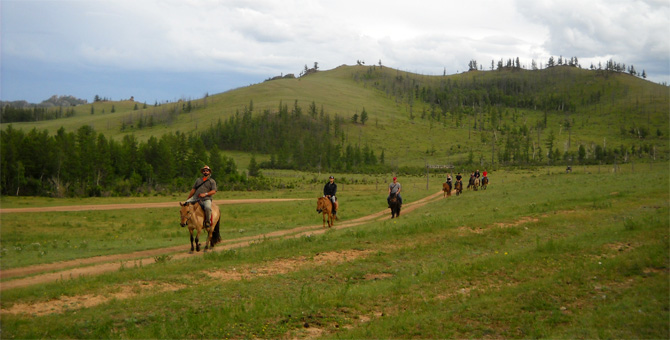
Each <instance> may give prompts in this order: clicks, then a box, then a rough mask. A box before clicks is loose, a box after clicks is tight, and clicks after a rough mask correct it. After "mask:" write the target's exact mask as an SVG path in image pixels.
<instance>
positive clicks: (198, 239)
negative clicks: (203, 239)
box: [195, 228, 200, 251]
mask: <svg viewBox="0 0 670 340" xmlns="http://www.w3.org/2000/svg"><path fill="white" fill-rule="evenodd" d="M196 230H197V232H196V234H195V251H200V228H198V229H196Z"/></svg>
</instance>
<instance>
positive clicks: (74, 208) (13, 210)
mask: <svg viewBox="0 0 670 340" xmlns="http://www.w3.org/2000/svg"><path fill="white" fill-rule="evenodd" d="M305 200H307V198H268V199H241V200H214V203H216V204H218V205H228V204H246V203H268V202H289V201H305ZM176 206H177V202H161V203H133V204H98V205H70V206H60V207H39V208H8V209H0V214H9V213H27V212H54V211H87V210H117V209H143V208H173V207H176Z"/></svg>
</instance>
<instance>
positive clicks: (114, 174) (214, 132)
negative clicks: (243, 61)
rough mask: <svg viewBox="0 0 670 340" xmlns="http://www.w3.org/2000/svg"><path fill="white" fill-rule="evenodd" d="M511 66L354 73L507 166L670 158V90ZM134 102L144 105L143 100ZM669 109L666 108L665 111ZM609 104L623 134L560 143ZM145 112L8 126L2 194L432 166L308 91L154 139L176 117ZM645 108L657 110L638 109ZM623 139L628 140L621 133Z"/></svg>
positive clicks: (234, 186)
mask: <svg viewBox="0 0 670 340" xmlns="http://www.w3.org/2000/svg"><path fill="white" fill-rule="evenodd" d="M512 66H514V67H511V68H510V67H505V66H503V67H502V68H501V69H500V70H496V71H490V72H479V71H474V70H473V71H472V72H468V74H465V75H461V76H458V77H426V76H421V75H414V74H409V73H404V72H399V71H396V70H389V69H383V68H382V67H381V66H380V67H365V68H354V71H353V72H352V78H353V80H354V81H355V82H363V83H364V86H366V87H367V86H370V87H372V88H375V89H377V90H379V91H380V92H381V93H384V94H386V96H387V97H388V98H391V99H392V100H394V101H395V103H396V104H397V105H398V106H404V107H407V108H408V113H409V117H408V119H409V120H410V121H411V120H418V119H420V120H426V121H429V122H430V124H431V126H432V124H442V125H443V126H445V127H453V128H465V129H468V130H470V129H472V130H474V131H477V132H478V134H477V135H478V138H480V140H479V145H480V146H483V148H484V149H488V150H490V151H486V152H487V153H488V152H490V153H489V154H490V155H491V159H490V160H491V162H495V163H496V164H497V165H500V166H535V165H547V164H548V165H551V164H566V163H567V164H575V165H576V164H599V163H617V162H618V163H625V162H629V161H631V160H633V159H635V158H638V159H640V158H649V159H656V157H657V145H658V146H660V150H661V159H663V157H667V155H666V154H664V153H665V152H667V138H666V136H667V133H668V131H667V126H663V125H662V124H661V125H659V124H656V125H654V124H652V120H653V119H656V120H657V121H660V122H664V123H665V125H667V106H663V105H660V106H658V105H657V106H652V105H650V103H653V100H657V102H660V103H662V102H663V100H665V101H667V93H666V94H665V97H662V96H661V97H658V98H659V99H655V97H654V98H652V97H649V98H642V100H643V101H644V102H643V103H640V98H636V99H635V100H632V97H631V95H630V92H631V91H632V90H631V89H630V86H629V85H621V84H618V83H616V82H613V81H610V80H608V79H609V77H613V73H612V71H609V70H593V71H585V70H584V71H583V72H596V73H595V74H596V76H597V77H598V78H595V80H594V78H593V77H591V78H587V80H586V81H584V80H583V79H580V78H578V76H580V75H579V74H577V73H574V72H565V71H566V70H569V69H570V68H573V67H574V66H562V67H553V68H551V69H546V70H543V71H542V72H533V71H527V70H522V69H519V68H517V67H516V65H515V64H512ZM603 79H604V81H602V80H603ZM593 84H595V85H593ZM654 86H656V85H654ZM622 98H623V100H622ZM666 104H667V103H666ZM658 107H661V108H660V109H659V108H658ZM113 108H114V106H112V111H113ZM145 108H146V107H145ZM203 109H204V106H198V105H196V106H192V105H191V103H190V102H188V103H182V108H181V109H179V108H178V106H174V107H172V109H168V110H169V111H165V109H163V111H165V112H163V113H159V115H160V114H169V117H172V118H170V119H172V120H176V117H177V116H179V115H182V114H189V113H190V112H192V111H197V110H203ZM415 109H416V110H415ZM57 110H58V111H48V110H46V109H43V108H29V109H18V110H15V109H12V108H7V107H5V108H4V109H3V111H2V113H3V115H4V114H6V115H12V114H13V115H16V117H15V119H18V120H23V119H26V120H32V119H42V118H40V117H41V116H40V115H49V114H51V113H53V112H56V113H57V115H58V116H59V117H60V115H68V114H71V113H70V112H71V111H70V110H71V109H70V108H68V109H66V110H63V109H62V108H59V109H57ZM91 110H93V108H91ZM134 110H138V107H137V105H136V107H135V109H134ZM210 110H211V108H210ZM221 110H225V108H223V107H222V108H221ZM654 110H656V111H654ZM659 110H661V111H662V110H666V111H665V112H657V111H659ZM602 111H611V114H612V116H613V117H616V118H615V119H617V121H615V122H614V123H615V124H621V125H620V126H619V127H618V128H619V132H620V134H619V138H620V139H619V140H617V139H614V140H610V141H609V143H607V141H606V140H603V143H599V142H589V143H588V144H584V143H575V144H574V146H571V145H569V139H568V147H567V148H566V147H565V146H561V147H559V137H558V136H557V135H556V133H555V132H554V130H553V129H552V128H550V127H549V126H548V123H547V122H548V118H547V117H548V116H549V115H551V116H552V117H560V122H559V123H560V126H559V127H560V129H561V130H562V131H564V132H565V133H566V134H567V135H568V136H569V135H570V134H571V132H572V130H573V129H576V128H578V127H577V126H576V120H575V117H578V116H582V117H584V116H590V115H593V116H595V115H596V114H600V113H601V112H602ZM142 112H143V114H140V115H139V118H138V119H139V120H137V121H133V118H132V117H133V116H132V115H131V116H126V118H124V121H123V124H122V125H121V129H122V130H123V131H124V133H125V134H124V137H123V138H122V140H120V141H119V140H114V139H111V138H108V137H106V136H105V135H104V134H102V133H98V132H96V131H95V130H94V128H93V127H91V126H88V125H85V126H81V127H80V128H79V129H78V130H76V131H75V132H66V131H65V129H63V128H61V129H60V130H58V131H57V133H55V134H53V135H50V134H49V132H48V131H46V130H44V131H38V130H36V129H33V130H30V131H28V132H25V131H23V130H19V129H15V128H14V127H12V125H11V124H10V125H7V127H6V128H5V129H3V130H1V131H0V143H1V145H0V148H1V149H0V166H1V169H0V194H2V195H45V196H55V197H64V196H115V195H122V196H127V195H136V194H138V193H139V194H150V193H172V192H185V191H188V189H189V188H190V186H191V185H192V181H193V179H194V178H195V177H197V176H198V169H199V168H200V167H201V166H202V165H203V164H208V165H209V166H210V167H212V168H213V169H214V171H213V175H214V178H215V179H216V180H217V183H219V188H220V190H264V189H271V188H273V187H274V186H279V185H281V184H279V183H275V182H274V181H273V180H272V179H270V178H264V177H263V176H262V171H261V169H296V170H304V171H323V172H343V173H390V172H393V173H397V174H422V173H424V172H425V168H424V166H422V165H416V166H413V167H402V168H398V167H397V166H392V165H390V164H386V162H385V159H384V158H385V154H384V150H383V149H375V148H374V147H372V146H369V145H367V144H363V145H360V144H350V143H347V142H346V141H347V140H348V138H347V135H346V131H347V127H348V126H350V125H351V124H359V121H358V118H359V117H358V114H355V115H354V117H351V118H349V117H341V116H338V115H337V114H335V115H333V116H331V114H329V113H327V112H325V111H324V108H323V105H318V104H317V103H315V102H314V101H312V102H311V103H309V104H308V105H307V107H306V108H305V107H303V106H301V104H300V103H299V102H298V101H297V100H296V101H295V102H293V103H292V105H289V104H287V103H284V102H282V101H280V102H279V103H278V105H277V107H276V109H264V110H262V112H257V111H255V110H254V104H253V100H251V101H250V102H249V104H248V105H247V106H245V107H244V108H243V109H242V110H241V111H240V110H237V111H236V112H235V113H234V114H233V115H229V117H228V118H227V119H221V120H219V121H218V122H216V123H214V124H212V125H211V126H209V127H206V128H201V129H199V130H198V131H195V132H189V133H181V132H173V133H167V134H164V135H162V136H153V137H150V138H149V139H148V140H147V141H139V140H138V139H137V138H136V137H135V136H134V135H133V134H132V132H133V131H135V129H143V128H144V127H145V126H148V127H151V126H153V124H154V123H156V124H158V123H160V124H169V122H167V121H165V122H163V121H162V120H161V119H154V118H155V117H154V116H153V115H152V114H151V113H149V112H144V111H142ZM166 112H167V113H166ZM521 112H526V114H527V116H526V118H527V117H533V118H532V119H520V117H521V115H523V114H524V113H521ZM528 112H531V113H532V114H528ZM222 113H223V112H222ZM91 114H93V112H91ZM364 114H366V113H365V109H363V112H362V113H361V117H360V118H361V121H360V124H362V125H364V124H365V120H364V119H363V115H364ZM21 115H25V117H24V118H21V117H22V116H21ZM642 115H646V117H647V119H638V118H636V117H640V116H642ZM661 115H664V116H662V117H661ZM173 116H174V117H173ZM222 116H223V114H222ZM618 117H621V118H622V119H619V118H618ZM626 117H628V118H626ZM659 117H660V118H659ZM56 118H58V117H56ZM159 118H160V117H159ZM366 118H367V117H366ZM44 119H48V118H44ZM128 119H130V121H128V122H126V120H128ZM586 121H587V122H588V120H586ZM608 124H612V121H609V123H608ZM582 125H584V123H583V121H582ZM582 128H583V127H582ZM540 136H542V137H541V138H540ZM563 138H564V137H563ZM624 140H625V141H626V143H625V145H624V143H623V142H621V141H624ZM561 142H562V141H561ZM663 143H665V144H663ZM471 150H472V149H470V151H465V152H469V154H468V155H467V156H465V157H459V158H458V159H455V160H454V165H457V166H463V167H469V166H474V165H475V164H481V163H482V161H483V160H482V159H481V158H480V159H475V158H476V155H474V154H473V151H471ZM226 151H242V152H246V153H250V154H252V155H264V157H263V158H264V161H262V162H256V159H255V157H252V161H251V162H250V164H249V165H248V166H247V169H248V171H247V172H241V171H239V170H238V167H237V164H235V162H234V160H233V159H232V158H230V157H227V156H226V155H225V152H226ZM387 151H388V150H387ZM416 152H422V151H418V150H417V151H416ZM427 152H428V151H427ZM480 157H481V155H480ZM268 158H269V160H265V159H268ZM487 161H488V160H487Z"/></svg>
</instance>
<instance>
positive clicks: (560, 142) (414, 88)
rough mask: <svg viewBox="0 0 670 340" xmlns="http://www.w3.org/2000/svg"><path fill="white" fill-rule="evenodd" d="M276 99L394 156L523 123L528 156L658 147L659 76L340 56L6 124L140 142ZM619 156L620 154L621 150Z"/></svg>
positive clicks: (431, 152)
mask: <svg viewBox="0 0 670 340" xmlns="http://www.w3.org/2000/svg"><path fill="white" fill-rule="evenodd" d="M280 102H282V103H283V104H287V105H289V106H291V107H293V106H294V105H295V104H296V102H297V105H298V106H300V107H301V108H302V109H303V110H304V111H306V110H307V109H308V107H309V105H311V104H312V102H314V104H315V105H316V107H317V109H318V110H323V112H325V114H327V115H330V116H331V117H335V116H338V117H340V118H343V119H344V122H346V124H345V126H343V130H344V140H345V142H348V143H353V144H359V145H369V146H370V147H371V148H372V149H373V150H376V151H377V153H378V154H379V152H380V151H381V150H384V151H385V155H386V159H387V161H390V162H394V163H397V164H398V165H416V164H424V163H426V162H427V163H445V162H453V161H458V160H461V161H462V160H464V159H467V158H468V157H470V152H471V151H472V153H473V155H472V157H473V158H474V160H475V161H476V162H478V163H479V162H483V163H490V162H491V158H492V157H491V156H492V154H493V155H494V156H493V158H494V161H495V158H496V157H495V153H496V152H497V151H496V149H498V150H501V149H503V148H504V144H505V143H506V138H507V135H508V134H509V132H510V131H511V130H512V129H519V128H522V127H523V126H524V125H525V126H526V128H527V129H528V131H527V132H524V133H525V134H527V135H531V136H532V137H531V138H530V141H528V142H527V143H530V149H531V152H533V151H532V149H533V148H535V150H534V152H535V154H536V156H535V157H536V158H537V154H538V152H539V150H538V148H541V149H544V150H545V151H546V149H547V147H546V145H545V144H546V143H547V138H548V136H549V134H550V133H553V135H554V136H555V141H554V146H555V147H557V148H558V150H559V152H560V153H561V154H564V153H565V152H574V153H577V152H578V151H579V146H580V145H583V146H584V147H585V148H586V151H587V152H591V153H593V152H595V146H596V145H602V146H603V147H608V148H613V147H615V146H616V148H617V149H619V150H621V149H625V150H626V151H627V152H628V153H629V156H630V155H632V154H633V153H634V152H633V151H632V149H633V147H635V149H636V150H639V149H640V148H642V149H643V150H644V149H647V150H652V151H651V156H653V153H654V152H655V155H656V157H657V158H667V157H668V133H669V131H668V122H669V119H668V118H669V117H668V113H669V111H668V110H669V107H670V106H669V92H668V88H667V87H666V86H661V85H658V84H655V83H652V82H649V81H645V80H643V79H640V78H637V77H634V76H631V75H628V74H624V73H613V72H606V71H591V70H584V69H579V68H574V67H568V66H563V67H552V68H548V69H543V70H536V71H527V70H519V69H504V70H499V71H483V72H482V71H473V72H467V73H462V74H457V75H449V76H422V75H417V74H412V73H407V72H402V71H398V70H395V69H391V68H388V67H379V66H341V67H338V68H336V69H333V70H328V71H319V72H316V73H313V74H310V75H309V76H305V77H301V78H296V79H278V80H272V81H266V82H264V83H260V84H255V85H252V86H248V87H244V88H239V89H235V90H231V91H228V92H224V93H221V94H216V95H211V96H208V97H206V98H201V99H197V100H192V101H188V102H178V103H163V104H160V105H158V104H154V105H152V104H144V103H134V102H129V101H124V102H99V103H92V104H86V105H80V106H77V107H76V108H75V110H76V114H75V115H74V116H73V117H69V118H62V119H56V120H48V121H40V122H31V123H14V124H13V126H14V128H18V129H24V130H26V131H27V130H29V129H32V128H37V129H38V130H43V129H46V130H48V131H49V133H51V134H54V133H55V132H56V131H57V130H58V129H59V128H61V127H63V128H64V129H65V130H66V131H75V130H76V129H78V128H79V127H80V126H82V125H89V126H91V127H93V129H94V130H95V131H97V132H100V133H103V134H105V135H106V136H109V137H110V138H114V139H117V140H120V139H121V138H122V137H123V136H124V135H128V134H132V135H134V136H136V137H137V138H138V140H140V141H146V140H148V139H149V138H150V137H151V136H155V137H160V136H161V135H163V134H165V133H172V132H176V131H180V132H183V133H191V132H196V131H202V130H204V129H206V128H208V127H211V126H212V125H214V124H216V123H217V122H218V121H219V120H225V119H228V118H229V117H231V116H233V115H234V114H235V113H236V112H240V111H243V110H244V109H245V107H247V108H248V107H253V109H254V113H255V114H258V113H260V112H261V111H263V110H269V111H272V112H277V111H278V107H279V104H280ZM144 106H146V107H147V108H143V107H144ZM112 107H114V111H116V112H114V113H112ZM363 109H365V111H366V112H367V114H368V120H367V121H366V122H365V124H361V123H360V121H359V122H358V123H353V122H352V121H351V119H352V117H353V116H354V115H359V116H360V114H361V112H362V111H363ZM493 115H497V116H498V117H497V118H495V117H492V116H493ZM492 124H493V125H495V126H492ZM6 125H7V124H2V128H3V129H5V128H6ZM521 137H522V136H519V138H520V139H522V138H521ZM492 140H495V144H496V145H494V144H493V143H492ZM638 153H639V152H638ZM621 156H622V157H626V155H625V152H624V153H623V154H622V155H621ZM620 161H623V159H621V160H620Z"/></svg>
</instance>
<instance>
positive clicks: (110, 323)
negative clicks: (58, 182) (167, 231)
mask: <svg viewBox="0 0 670 340" xmlns="http://www.w3.org/2000/svg"><path fill="white" fill-rule="evenodd" d="M561 170H562V169H560V168H549V169H547V168H543V169H537V170H527V171H517V172H511V171H498V172H495V173H493V174H492V175H491V179H492V180H491V184H490V187H489V189H488V190H487V191H480V192H476V193H475V192H466V193H465V194H464V195H462V196H460V197H451V198H448V199H439V200H435V201H433V202H431V203H429V204H428V205H426V206H424V207H422V208H420V209H418V210H415V211H414V212H411V213H408V214H403V215H401V217H400V218H399V219H396V220H384V221H377V222H373V223H369V224H365V225H361V226H357V227H353V228H348V229H343V230H335V231H328V232H326V233H325V234H322V235H313V236H311V237H299V238H291V239H284V240H271V239H268V240H264V241H261V242H258V243H256V244H254V245H252V246H249V247H246V248H241V249H237V250H229V251H222V252H218V253H208V254H206V255H205V256H204V257H194V258H188V259H183V260H173V259H169V258H167V257H166V258H164V259H162V260H161V261H160V262H159V263H157V264H154V265H149V266H144V267H137V266H133V265H132V264H128V265H127V266H126V267H125V268H123V269H121V270H119V271H118V272H114V273H107V274H103V275H98V276H90V277H83V278H79V279H74V280H66V281H59V282H54V283H49V284H44V285H38V286H34V287H28V288H18V289H12V290H7V291H3V298H2V301H1V305H2V308H3V311H4V310H5V309H8V308H10V307H11V306H12V305H15V304H20V303H35V302H47V301H52V302H53V300H54V299H57V298H59V297H63V296H73V297H76V296H83V295H84V294H92V295H97V296H107V297H109V299H108V300H106V302H104V303H102V304H99V305H95V306H91V307H89V308H79V307H77V306H76V305H71V306H69V307H68V308H66V309H65V310H64V311H62V312H58V313H53V314H47V315H36V316H33V317H32V318H30V316H29V315H13V314H3V338H7V339H10V338H109V337H114V338H180V339H182V338H306V337H309V338H312V337H323V338H344V339H362V338H375V339H377V338H639V339H661V338H663V339H664V338H668V337H669V336H670V329H669V327H668V323H667V320H668V317H670V314H669V312H668V311H669V308H668V306H670V301H669V300H668V291H670V284H669V282H670V281H669V277H668V271H669V268H670V261H669V256H668V254H669V250H670V249H669V238H668V237H669V236H670V235H669V234H670V233H669V230H670V229H669V226H670V225H669V224H670V222H669V221H668V216H669V213H670V211H669V210H670V209H669V202H670V197H669V196H670V195H669V192H668V187H669V185H670V183H669V178H668V177H669V176H668V172H667V164H665V166H663V167H661V166H658V167H654V168H653V169H651V170H649V171H646V172H645V174H644V177H645V179H646V182H644V183H655V185H643V184H644V183H643V182H640V181H639V179H640V173H635V172H631V171H628V170H629V169H623V170H621V171H619V172H617V173H613V172H610V171H604V169H602V170H603V171H602V172H601V173H597V170H598V168H597V167H592V168H588V169H586V170H587V171H584V169H582V168H581V167H580V168H577V169H575V171H574V172H573V173H572V174H565V173H563V172H562V171H561ZM423 180H424V181H425V179H423ZM407 183H408V185H407V189H406V194H407V195H408V197H411V198H409V199H410V201H411V200H414V199H418V198H420V197H424V196H426V195H427V191H425V187H423V188H421V187H420V186H421V185H420V184H421V183H422V182H421V181H420V180H419V179H415V180H414V181H411V180H409V179H407ZM424 183H425V182H424ZM435 184H436V185H437V184H438V183H437V182H436V183H435ZM412 186H415V188H412ZM345 187H346V186H345ZM413 190H414V191H416V193H414V192H412V191H413ZM359 191H360V192H359ZM370 191H373V192H374V194H371V193H367V192H366V191H365V190H364V189H357V190H351V191H347V192H346V195H345V192H343V193H342V199H343V200H344V199H345V197H346V199H347V200H350V201H349V202H348V204H351V205H375V204H377V203H378V201H379V200H380V199H381V200H382V202H383V197H384V195H385V194H380V193H379V192H378V190H377V191H374V190H370ZM421 191H424V192H421ZM435 191H436V190H434V189H433V190H430V193H432V192H435ZM304 193H305V194H306V195H307V194H312V193H313V191H305V192H304ZM359 195H360V196H359ZM380 196H381V197H380ZM267 206H271V207H272V208H270V209H267V210H263V209H258V210H244V211H243V210H240V211H239V215H238V216H237V217H236V218H233V217H231V220H232V221H235V223H237V222H236V221H237V220H240V221H244V220H245V219H246V218H247V216H244V214H245V213H247V214H253V215H254V217H255V218H256V219H258V220H266V219H267V218H269V216H271V215H274V214H276V213H277V209H278V208H281V217H280V218H277V217H276V216H275V217H274V218H275V219H277V220H279V221H296V223H302V221H305V222H307V221H308V220H310V221H311V222H308V223H314V222H316V223H320V217H318V216H316V214H315V215H311V216H307V217H308V218H305V219H304V220H303V217H302V215H305V214H306V213H305V212H303V210H302V208H300V204H298V203H294V206H291V205H289V206H275V204H274V203H272V204H268V205H267ZM242 208H243V206H240V209H242ZM244 209H251V207H248V208H244ZM254 209H257V208H254ZM305 209H307V208H305ZM365 209H367V210H370V211H378V207H370V208H364V210H365ZM343 211H344V210H343ZM360 214H361V215H364V214H365V212H363V211H361V212H360ZM37 218H39V217H37ZM117 219H121V220H123V219H124V217H123V216H117ZM279 221H277V222H278V224H276V225H275V227H274V228H282V227H283V226H281V225H279ZM240 223H247V222H240ZM287 224H288V222H287ZM177 228H178V227H177ZM2 229H3V233H4V229H5V226H4V222H3V228H2ZM145 234H151V233H150V232H148V231H145ZM2 236H3V244H4V240H5V239H4V237H5V235H4V234H3V235H2ZM184 241H186V239H184V240H182V242H183V243H184V244H186V242H184ZM338 251H341V252H343V251H347V252H348V254H349V255H348V256H349V257H348V258H347V259H345V258H344V255H342V256H341V257H340V258H339V262H334V263H333V262H331V263H319V262H314V259H316V258H317V257H318V256H320V254H327V253H333V252H338ZM351 254H359V255H358V256H353V255H351ZM4 261H5V258H4V256H3V265H4ZM290 261H298V263H299V264H300V265H298V266H296V267H293V268H291V269H290V270H285V271H280V272H277V273H275V274H263V273H264V270H268V269H270V268H275V269H276V268H282V266H281V265H280V263H292V262H290ZM245 270H246V271H247V272H248V273H252V274H253V275H252V274H250V276H248V277H247V278H244V279H242V280H223V279H221V278H220V277H215V276H210V275H207V273H215V272H221V271H226V272H233V271H238V272H242V271H245ZM168 285H171V286H174V287H177V288H175V289H170V290H161V289H160V287H161V286H168ZM124 289H125V290H130V291H131V292H133V294H131V295H130V296H128V297H126V298H113V297H114V296H115V295H114V294H115V293H118V292H119V291H122V290H124ZM308 332H310V333H308ZM308 334H311V335H309V336H308Z"/></svg>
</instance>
